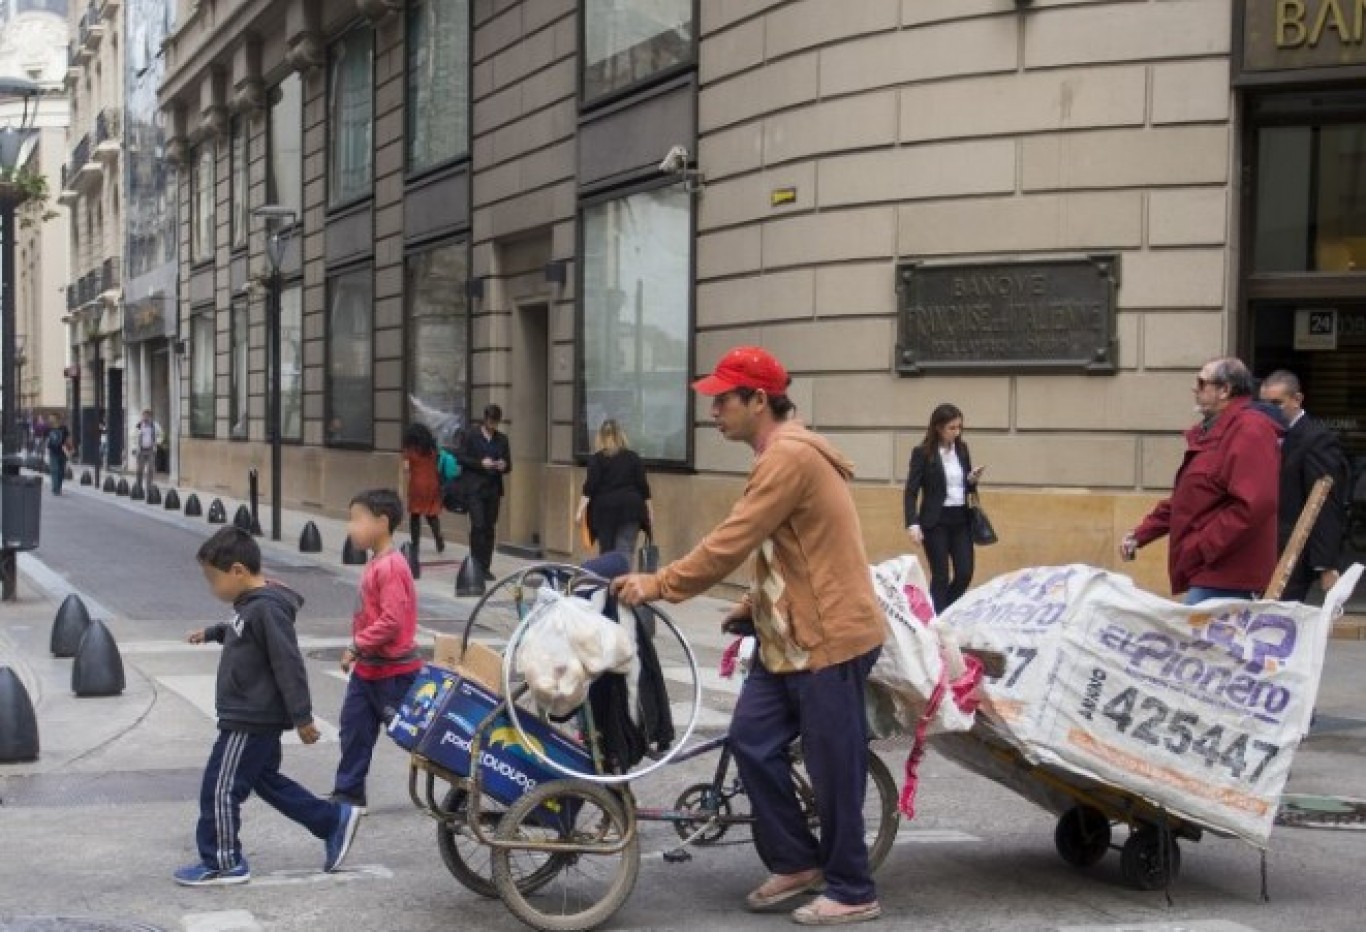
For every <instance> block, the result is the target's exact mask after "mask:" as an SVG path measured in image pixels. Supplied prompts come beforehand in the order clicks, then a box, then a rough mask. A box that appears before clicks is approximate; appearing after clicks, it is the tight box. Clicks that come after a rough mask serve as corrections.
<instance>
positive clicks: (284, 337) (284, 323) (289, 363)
mask: <svg viewBox="0 0 1366 932" xmlns="http://www.w3.org/2000/svg"><path fill="white" fill-rule="evenodd" d="M280 357H281V358H282V359H283V360H284V365H283V366H282V367H281V368H280V419H281V421H283V422H284V430H283V431H281V437H282V438H283V439H285V440H303V439H304V290H303V285H302V284H301V283H299V282H295V283H293V284H290V285H285V286H284V288H283V289H282V290H281V291H280ZM272 364H273V361H272V360H271V359H270V340H269V338H267V340H266V367H267V368H266V378H267V379H269V378H270V372H271V370H270V366H271V365H272ZM267 391H269V389H267ZM266 404H267V410H269V407H268V406H269V404H270V398H269V397H267V398H266Z"/></svg>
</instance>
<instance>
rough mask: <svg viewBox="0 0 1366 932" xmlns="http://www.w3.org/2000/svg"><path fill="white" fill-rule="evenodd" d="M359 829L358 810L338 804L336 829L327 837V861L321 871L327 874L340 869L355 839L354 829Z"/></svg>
mask: <svg viewBox="0 0 1366 932" xmlns="http://www.w3.org/2000/svg"><path fill="white" fill-rule="evenodd" d="M358 828H360V810H358V809H357V808H356V807H355V806H350V805H347V804H346V803H340V804H339V805H338V806H337V827H336V828H334V829H333V830H332V834H331V835H328V836H327V860H325V861H323V870H324V871H326V872H327V873H329V874H330V873H332V871H334V870H336V869H337V868H339V867H341V863H342V861H345V860H346V853H347V852H348V851H350V850H351V842H353V841H355V839H356V829H358Z"/></svg>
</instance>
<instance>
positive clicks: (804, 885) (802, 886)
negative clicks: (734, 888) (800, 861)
mask: <svg viewBox="0 0 1366 932" xmlns="http://www.w3.org/2000/svg"><path fill="white" fill-rule="evenodd" d="M824 886H825V878H823V877H822V876H821V872H820V871H818V870H813V871H807V872H805V873H804V874H787V875H780V874H773V875H772V876H770V877H769V878H768V879H767V880H765V881H764V882H763V883H762V884H760V885H759V886H758V887H757V888H756V889H754V890H752V891H751V892H750V894H749V895H748V896H746V897H745V908H746V909H748V910H750V911H751V912H758V911H760V910H765V909H770V908H771V907H774V906H777V905H778V904H780V903H786V902H787V901H788V900H791V899H795V898H796V897H799V896H804V895H805V894H808V893H818V892H820V890H821V889H822V888H823V887H824Z"/></svg>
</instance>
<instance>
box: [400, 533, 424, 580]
mask: <svg viewBox="0 0 1366 932" xmlns="http://www.w3.org/2000/svg"><path fill="white" fill-rule="evenodd" d="M398 551H399V553H401V554H403V559H405V560H407V561H408V569H409V571H411V572H412V574H413V579H421V578H422V558H421V557H419V556H418V553H417V548H416V547H414V546H413V543H412V541H404V542H403V545H402V546H400V547H399V548H398Z"/></svg>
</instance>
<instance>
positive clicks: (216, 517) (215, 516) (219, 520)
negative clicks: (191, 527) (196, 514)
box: [209, 498, 228, 524]
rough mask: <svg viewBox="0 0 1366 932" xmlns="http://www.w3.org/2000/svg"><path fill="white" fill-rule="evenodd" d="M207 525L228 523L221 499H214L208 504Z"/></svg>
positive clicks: (226, 512)
mask: <svg viewBox="0 0 1366 932" xmlns="http://www.w3.org/2000/svg"><path fill="white" fill-rule="evenodd" d="M209 523H210V524H227V523H228V509H226V508H224V507H223V500H222V499H221V498H215V499H214V500H213V501H211V502H209Z"/></svg>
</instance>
